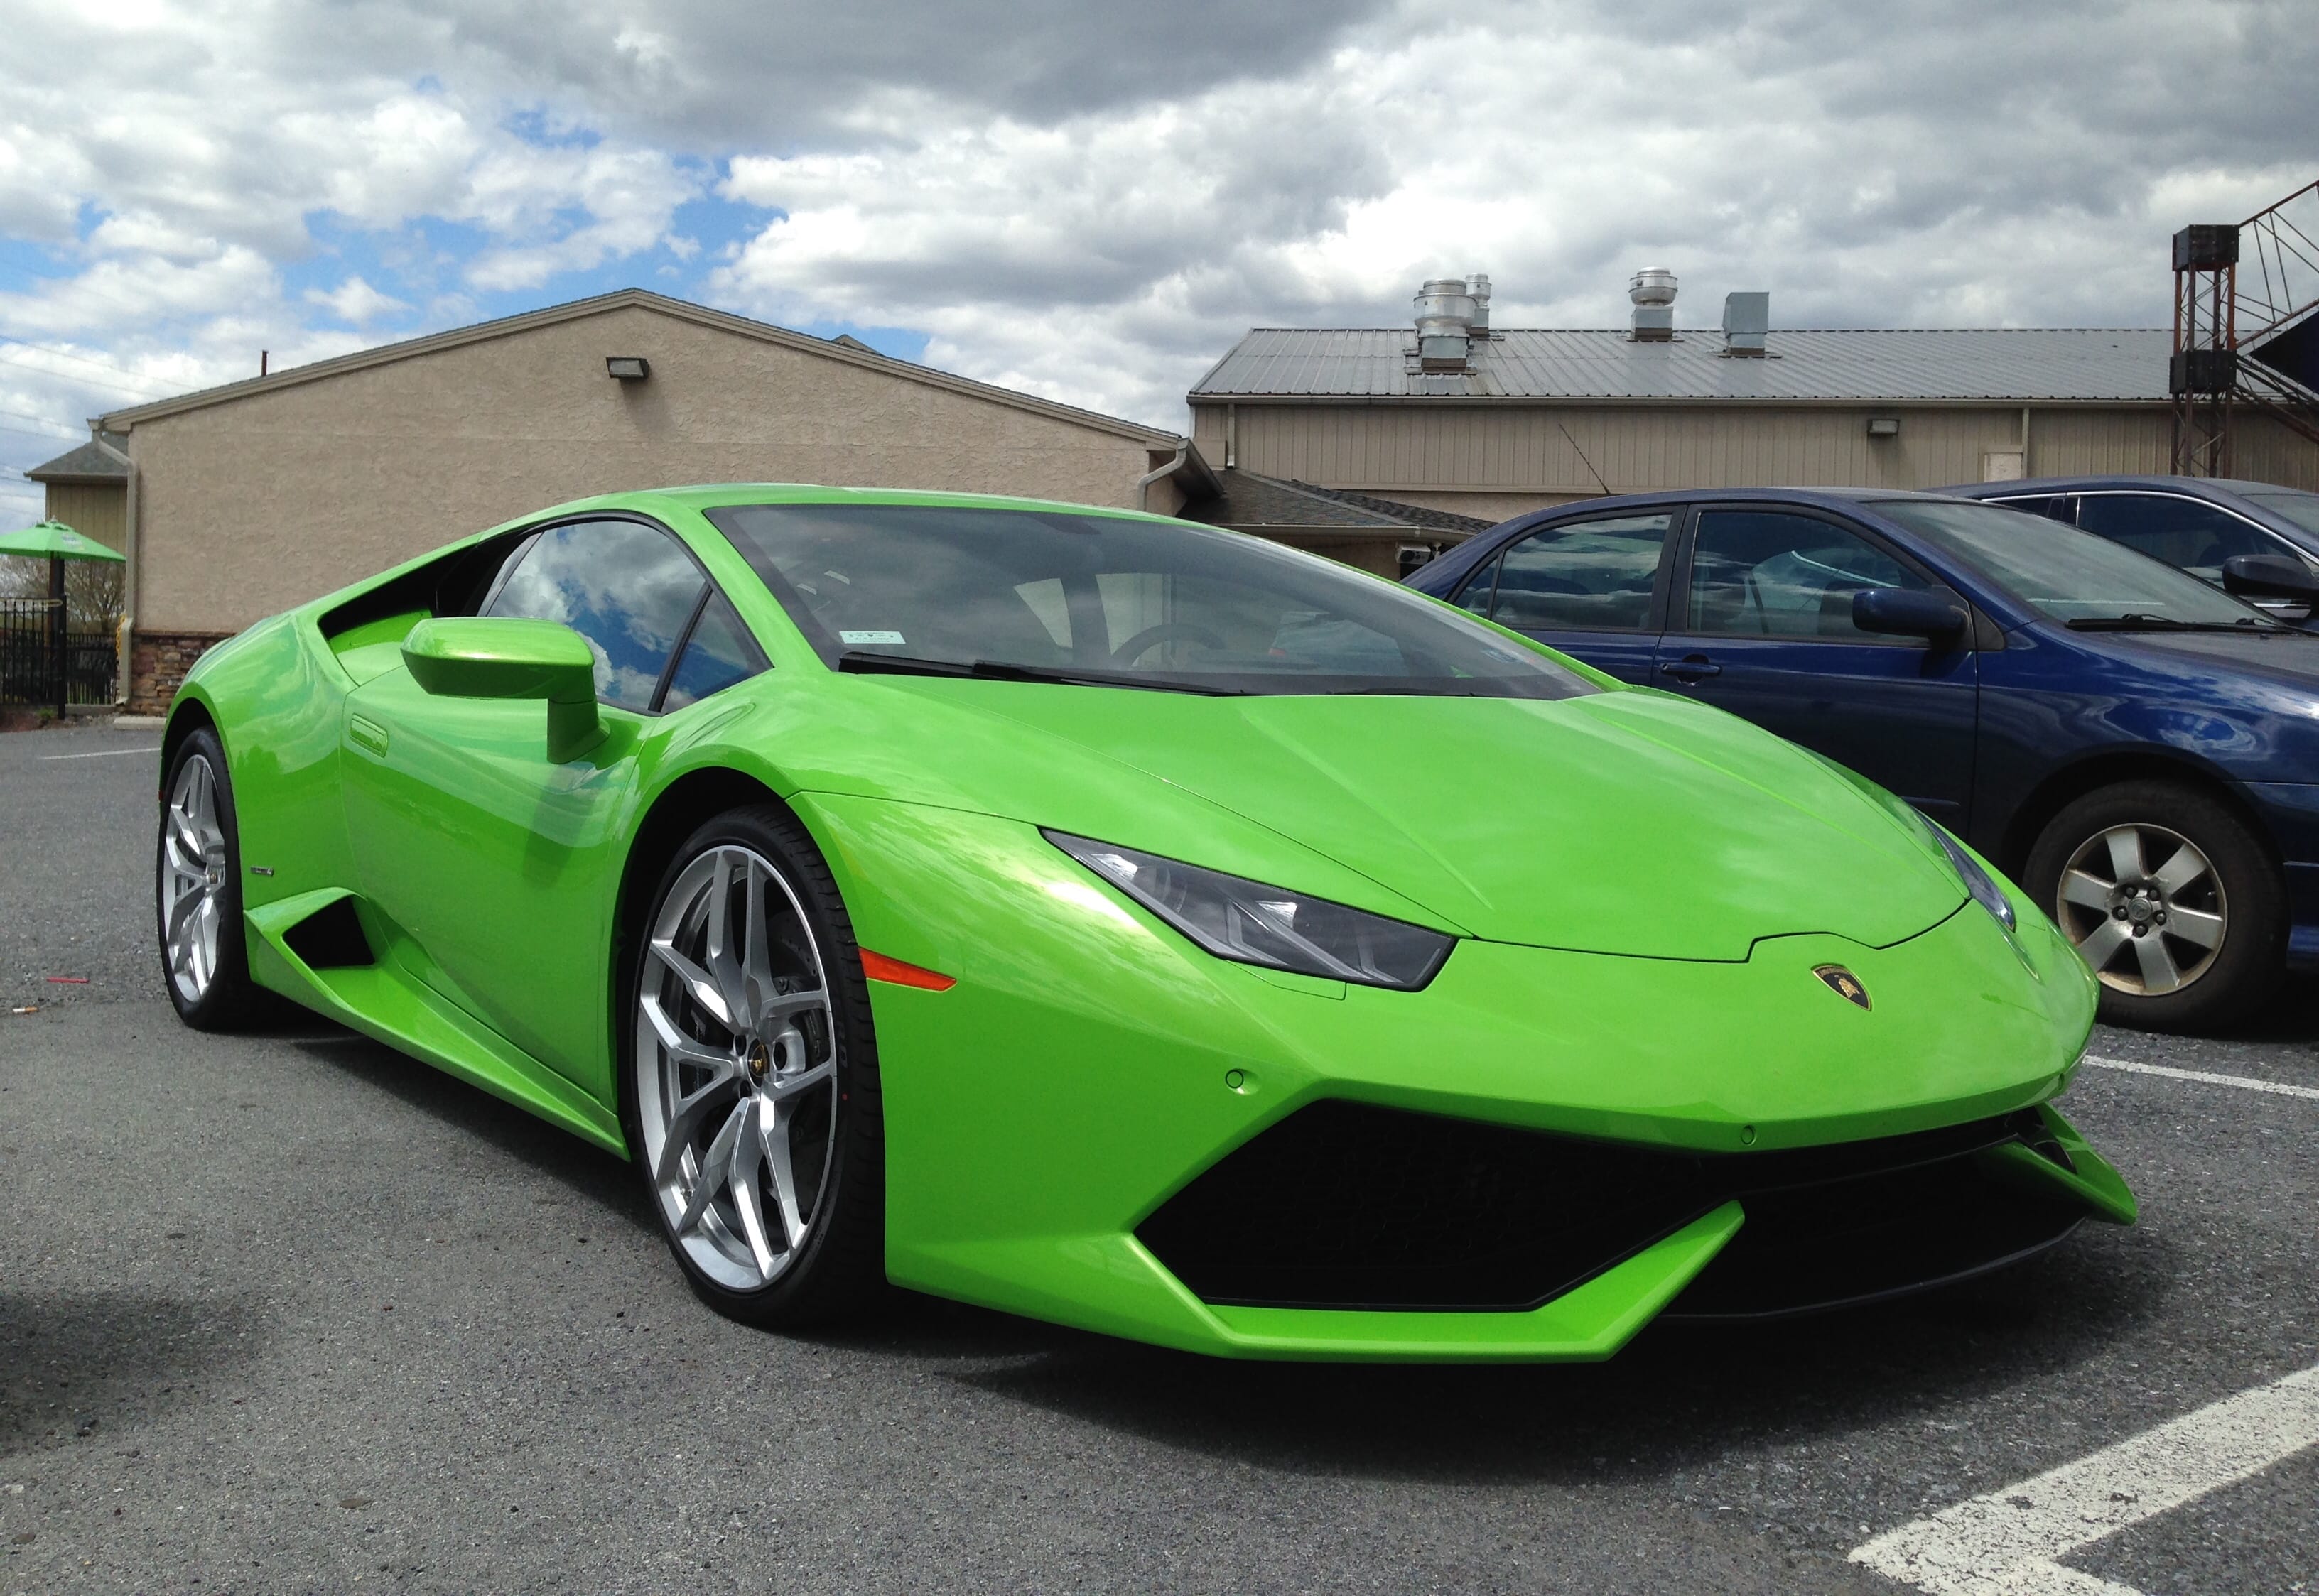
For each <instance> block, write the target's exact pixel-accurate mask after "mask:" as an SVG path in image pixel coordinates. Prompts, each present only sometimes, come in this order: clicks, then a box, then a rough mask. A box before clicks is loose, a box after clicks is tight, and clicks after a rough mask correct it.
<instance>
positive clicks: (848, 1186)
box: [621, 804, 886, 1330]
mask: <svg viewBox="0 0 2319 1596" xmlns="http://www.w3.org/2000/svg"><path fill="white" fill-rule="evenodd" d="M623 993H624V1004H623V1023H622V1025H621V1054H622V1057H621V1111H622V1119H623V1122H624V1124H625V1127H626V1129H627V1137H628V1145H629V1146H630V1147H631V1148H632V1149H633V1150H634V1151H635V1157H636V1168H637V1171H638V1173H639V1174H640V1175H641V1176H642V1177H643V1178H644V1182H645V1188H646V1191H647V1193H648V1194H649V1195H650V1198H651V1201H652V1206H653V1212H654V1214H655V1215H656V1216H657V1217H658V1218H659V1221H660V1225H661V1232H662V1234H663V1237H665V1238H666V1240H667V1241H668V1244H669V1249H670V1251H672V1253H674V1254H675V1255H676V1260H677V1264H678V1266H679V1267H681V1268H682V1269H683V1271H684V1276H685V1279H686V1280H687V1281H688V1282H689V1283H690V1285H691V1286H692V1289H693V1290H694V1292H696V1293H697V1294H699V1296H700V1298H701V1299H702V1300H703V1301H704V1302H706V1303H708V1304H709V1306H711V1307H713V1308H715V1309H716V1310H717V1312H720V1313H723V1314H726V1315H727V1316H729V1317H731V1318H734V1319H737V1320H741V1321H744V1322H747V1323H751V1324H756V1325H762V1326H764V1327H767V1328H771V1329H781V1330H793V1329H799V1328H802V1327H805V1326H808V1325H813V1324H820V1323H826V1322H829V1321H834V1320H838V1319H842V1318H844V1317H847V1316H849V1315H851V1314H853V1313H855V1312H858V1311H859V1310H860V1309H861V1308H862V1307H863V1306H864V1305H865V1304H867V1303H870V1302H871V1301H872V1300H873V1299H875V1298H876V1297H877V1296H878V1295H879V1294H881V1293H882V1292H883V1291H884V1289H885V1284H886V1267H885V1249H886V1233H885V1232H886V1223H885V1220H886V1168H885V1137H884V1129H883V1123H882V1118H881V1114H880V1098H879V1087H878V1051H877V1040H876V1037H875V1035H874V1033H873V1032H872V1030H871V1016H870V992H869V986H868V983H867V981H866V979H865V978H864V977H863V975H862V956H861V950H860V948H859V946H858V945H857V944H856V943H855V942H854V940H853V924H852V922H851V921H850V920H849V919H848V918H847V916H846V913H845V905H844V900H843V899H841V898H840V897H839V896H838V892H837V885H836V883H835V880H833V879H831V877H830V873H829V870H828V867H827V865H826V864H825V863H824V862H823V861H822V858H821V854H820V852H819V851H818V850H817V849H816V848H815V847H814V844H813V840H812V838H811V837H810V836H809V835H808V834H807V832H806V830H805V828H804V827H803V826H802V825H799V824H798V821H797V818H796V816H793V815H791V814H790V813H789V812H788V811H787V810H786V809H782V808H781V807H777V806H774V805H770V804H768V805H758V806H753V807H747V808H740V809H733V810H729V811H727V812H726V813H725V814H723V815H720V816H717V818H716V819H714V820H711V821H710V822H708V824H707V825H703V826H701V827H700V828H699V830H698V831H696V832H694V833H693V834H692V835H691V836H690V837H689V838H687V839H686V840H685V842H684V844H683V845H682V846H681V848H679V849H678V850H677V852H676V856H675V858H674V859H673V860H672V861H671V862H670V864H669V866H668V868H667V870H664V871H663V872H662V875H661V879H660V882H659V885H658V886H657V887H656V888H655V889H654V893H653V897H652V904H651V908H650V911H649V915H648V916H647V918H646V919H645V923H644V924H643V926H642V927H641V934H640V935H639V936H638V938H637V940H636V947H635V949H634V951H633V952H632V953H631V954H630V956H629V959H628V962H627V971H626V979H625V982H624V986H623ZM704 1188H705V1189H704Z"/></svg>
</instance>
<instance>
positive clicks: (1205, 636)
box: [1111, 621, 1224, 665]
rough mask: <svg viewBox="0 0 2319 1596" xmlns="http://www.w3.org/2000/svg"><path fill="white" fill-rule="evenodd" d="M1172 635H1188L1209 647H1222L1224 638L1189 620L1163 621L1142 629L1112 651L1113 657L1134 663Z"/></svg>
mask: <svg viewBox="0 0 2319 1596" xmlns="http://www.w3.org/2000/svg"><path fill="white" fill-rule="evenodd" d="M1170 637H1188V638H1190V639H1191V640H1192V641H1193V642H1195V643H1198V644H1202V645H1205V646H1206V647H1209V648H1222V647H1223V645H1224V640H1223V638H1221V637H1219V636H1216V635H1215V634H1214V632H1211V631H1209V630H1208V629H1207V627H1196V626H1194V625H1192V623H1191V622H1189V621H1161V622H1160V624H1159V625H1158V626H1156V627H1144V628H1143V629H1142V630H1141V631H1140V632H1138V633H1136V634H1135V636H1132V637H1130V638H1129V639H1128V640H1127V641H1126V642H1124V643H1123V644H1121V645H1119V646H1118V647H1117V648H1114V649H1113V650H1112V651H1111V657H1112V658H1113V659H1114V660H1116V661H1117V662H1118V663H1121V664H1123V665H1132V664H1133V663H1135V662H1136V661H1137V660H1140V659H1141V658H1142V657H1143V656H1144V655H1145V654H1150V652H1151V651H1152V650H1153V649H1155V648H1157V647H1158V646H1159V645H1161V644H1162V643H1165V642H1167V641H1168V640H1169V638H1170Z"/></svg>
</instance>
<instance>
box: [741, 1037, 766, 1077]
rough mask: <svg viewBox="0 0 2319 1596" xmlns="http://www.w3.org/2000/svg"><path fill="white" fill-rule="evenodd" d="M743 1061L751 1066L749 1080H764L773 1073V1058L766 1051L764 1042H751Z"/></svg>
mask: <svg viewBox="0 0 2319 1596" xmlns="http://www.w3.org/2000/svg"><path fill="white" fill-rule="evenodd" d="M743 1061H744V1063H746V1064H747V1065H748V1066H749V1078H750V1079H752V1080H762V1079H764V1078H765V1077H766V1076H767V1075H769V1074H771V1071H772V1068H773V1056H772V1055H771V1053H769V1052H767V1051H766V1050H765V1044H764V1043H763V1042H762V1041H754V1040H753V1041H750V1043H749V1050H748V1052H747V1053H746V1054H745V1055H744V1057H743Z"/></svg>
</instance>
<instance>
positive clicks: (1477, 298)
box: [1466, 272, 1490, 338]
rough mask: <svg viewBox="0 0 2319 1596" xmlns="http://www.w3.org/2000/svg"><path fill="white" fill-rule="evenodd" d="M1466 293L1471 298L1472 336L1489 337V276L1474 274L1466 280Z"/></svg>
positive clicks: (1483, 273)
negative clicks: (1472, 301)
mask: <svg viewBox="0 0 2319 1596" xmlns="http://www.w3.org/2000/svg"><path fill="white" fill-rule="evenodd" d="M1466 293H1468V294H1471V295H1472V296H1473V300H1474V321H1473V334H1474V336H1475V338H1487V337H1489V336H1490V275H1489V273H1487V272H1475V273H1473V274H1472V275H1469V276H1467V277H1466Z"/></svg>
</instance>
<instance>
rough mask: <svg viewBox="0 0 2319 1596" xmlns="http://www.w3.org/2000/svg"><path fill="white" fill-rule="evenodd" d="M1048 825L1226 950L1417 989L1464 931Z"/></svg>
mask: <svg viewBox="0 0 2319 1596" xmlns="http://www.w3.org/2000/svg"><path fill="white" fill-rule="evenodd" d="M1040 834H1041V835H1042V836H1043V837H1045V838H1046V839H1047V841H1049V842H1051V843H1053V844H1054V845H1055V846H1056V847H1058V848H1060V849H1061V850H1062V851H1063V852H1066V853H1068V854H1069V855H1070V856H1071V857H1072V858H1073V859H1076V860H1078V861H1079V862H1080V863H1081V864H1083V865H1085V866H1087V869H1089V870H1093V871H1094V872H1095V873H1096V875H1098V876H1101V877H1102V878H1103V879H1105V880H1106V881H1108V882H1110V883H1111V884H1112V885H1113V886H1114V887H1116V888H1119V889H1120V890H1121V891H1122V892H1124V893H1125V894H1127V896H1128V897H1132V898H1133V899H1134V900H1135V901H1136V902H1138V903H1140V904H1141V905H1142V906H1144V907H1145V908H1147V909H1150V911H1151V912H1152V913H1153V914H1155V915H1159V916H1160V918H1161V919H1162V920H1165V921H1166V922H1168V924H1170V925H1172V926H1174V927H1175V928H1176V929H1177V930H1178V931H1180V932H1182V933H1184V934H1185V935H1186V936H1187V937H1190V938H1191V939H1192V940H1193V941H1194V942H1197V943H1199V944H1200V946H1202V947H1203V948H1205V949H1206V950H1207V951H1209V952H1211V953H1214V955H1215V956H1216V957H1217V958H1219V959H1230V960H1234V961H1235V962H1237V963H1241V964H1261V965H1265V966H1267V967H1268V968H1269V969H1287V970H1294V971H1295V972H1296V973H1297V974H1299V975H1308V976H1320V977H1322V978H1324V979H1328V980H1337V981H1355V982H1358V983H1359V984H1360V985H1362V986H1364V987H1392V988H1394V990H1395V991H1400V992H1414V991H1416V990H1417V989H1418V988H1419V987H1422V986H1424V985H1425V983H1426V982H1428V981H1430V980H1431V979H1432V978H1433V975H1434V972H1435V971H1436V970H1438V969H1440V968H1441V961H1442V960H1445V959H1447V958H1448V957H1449V950H1450V948H1451V946H1452V945H1454V943H1455V942H1456V940H1457V939H1456V938H1454V937H1447V936H1444V935H1442V934H1441V933H1439V932H1438V931H1428V930H1427V929H1426V928H1425V927H1424V926H1422V925H1412V924H1409V923H1408V922H1406V921H1403V920H1388V919H1386V918H1385V916H1384V915H1372V914H1370V913H1369V912H1368V911H1367V910H1366V909H1352V908H1347V907H1346V906H1344V905H1343V904H1340V903H1331V902H1330V901H1329V900H1328V899H1326V898H1322V897H1307V896H1305V895H1304V893H1301V892H1290V891H1287V890H1286V889H1284V888H1278V887H1267V886H1266V885H1264V883H1262V882H1261V881H1249V880H1243V879H1241V878H1240V877H1238V876H1227V875H1224V874H1223V873H1222V872H1221V871H1218V870H1202V869H1201V868H1200V867H1199V866H1198V865H1196V864H1185V863H1183V862H1182V861H1178V860H1174V859H1162V858H1160V856H1159V855H1157V854H1155V853H1141V852H1137V851H1136V850H1134V849H1132V848H1119V847H1114V846H1113V845H1112V844H1111V843H1097V842H1092V841H1090V840H1089V839H1087V838H1086V837H1075V836H1072V835H1070V834H1068V833H1065V832H1059V831H1042V832H1041V833H1040Z"/></svg>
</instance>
